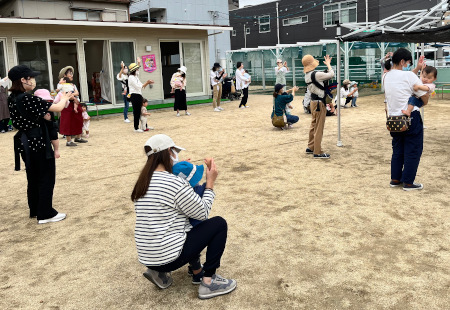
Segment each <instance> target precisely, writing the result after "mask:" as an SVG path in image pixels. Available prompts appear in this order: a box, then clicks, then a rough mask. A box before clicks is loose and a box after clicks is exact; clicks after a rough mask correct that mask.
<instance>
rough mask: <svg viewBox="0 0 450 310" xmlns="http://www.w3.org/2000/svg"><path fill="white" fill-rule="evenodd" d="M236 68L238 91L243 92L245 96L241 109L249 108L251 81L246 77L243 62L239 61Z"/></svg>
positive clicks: (240, 105)
mask: <svg viewBox="0 0 450 310" xmlns="http://www.w3.org/2000/svg"><path fill="white" fill-rule="evenodd" d="M236 67H237V69H236V89H237V90H242V95H243V97H242V99H241V103H240V104H239V108H248V106H247V100H248V85H249V79H248V78H246V77H245V76H244V74H245V72H244V64H243V63H242V62H240V61H238V63H237V65H236Z"/></svg>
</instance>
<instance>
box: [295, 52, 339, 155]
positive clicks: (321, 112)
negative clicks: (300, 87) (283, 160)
mask: <svg viewBox="0 0 450 310" xmlns="http://www.w3.org/2000/svg"><path fill="white" fill-rule="evenodd" d="M323 63H324V64H325V65H326V66H327V68H328V70H327V71H315V70H314V69H316V68H317V66H318V65H319V61H318V60H316V59H314V57H313V56H311V55H305V56H304V57H303V58H302V64H303V67H304V68H303V71H304V72H305V82H306V85H307V88H308V90H309V92H310V93H311V104H310V109H311V115H312V120H311V127H310V129H309V140H308V147H307V148H306V154H314V158H318V159H328V158H330V155H329V154H327V153H324V152H323V151H322V147H321V144H322V136H323V128H324V126H325V118H326V115H327V109H326V100H325V97H326V96H327V93H326V86H327V85H328V81H329V80H331V79H332V78H333V77H334V71H333V69H332V68H331V57H330V56H328V55H326V56H325V61H324V62H323ZM330 112H331V113H333V112H334V107H333V106H331V111H330Z"/></svg>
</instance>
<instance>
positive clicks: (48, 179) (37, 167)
mask: <svg viewBox="0 0 450 310" xmlns="http://www.w3.org/2000/svg"><path fill="white" fill-rule="evenodd" d="M26 173H27V180H28V190H27V194H28V207H29V208H30V217H34V216H37V219H38V220H45V219H49V218H52V217H54V216H55V215H56V214H58V211H56V210H55V209H53V207H52V203H53V188H54V187H55V177H56V176H55V174H56V169H55V158H54V157H53V158H51V159H47V158H46V156H45V149H43V150H41V151H39V152H37V153H36V152H30V165H29V167H27V168H26Z"/></svg>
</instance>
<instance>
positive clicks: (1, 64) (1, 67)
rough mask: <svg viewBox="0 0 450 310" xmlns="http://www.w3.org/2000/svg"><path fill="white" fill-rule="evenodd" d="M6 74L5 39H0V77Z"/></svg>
mask: <svg viewBox="0 0 450 310" xmlns="http://www.w3.org/2000/svg"><path fill="white" fill-rule="evenodd" d="M6 74H7V70H6V45H5V41H3V40H1V39H0V78H4V77H5V76H6Z"/></svg>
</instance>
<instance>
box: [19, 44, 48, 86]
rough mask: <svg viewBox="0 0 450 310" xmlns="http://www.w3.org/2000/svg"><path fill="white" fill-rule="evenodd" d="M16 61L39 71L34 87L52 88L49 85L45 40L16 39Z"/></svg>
mask: <svg viewBox="0 0 450 310" xmlns="http://www.w3.org/2000/svg"><path fill="white" fill-rule="evenodd" d="M16 49H17V63H18V64H19V65H26V66H28V67H29V68H31V70H34V71H40V72H41V74H40V75H38V76H37V77H36V88H45V89H48V90H52V89H54V88H53V87H52V85H51V80H50V75H49V63H48V58H49V54H48V49H47V42H46V41H16Z"/></svg>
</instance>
